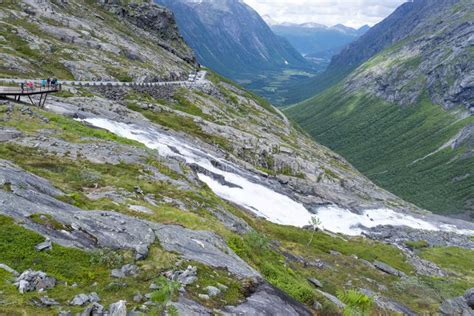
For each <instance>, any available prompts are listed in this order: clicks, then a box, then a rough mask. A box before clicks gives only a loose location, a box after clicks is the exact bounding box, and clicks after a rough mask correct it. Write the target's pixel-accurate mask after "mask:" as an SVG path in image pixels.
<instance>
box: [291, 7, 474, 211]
mask: <svg viewBox="0 0 474 316" xmlns="http://www.w3.org/2000/svg"><path fill="white" fill-rule="evenodd" d="M421 7H423V8H425V9H426V10H420V8H421ZM401 12H403V13H404V14H403V16H402V15H400V13H401ZM473 16H474V6H473V4H472V3H471V2H469V1H453V2H449V3H448V1H437V2H436V5H434V4H433V1H415V2H413V3H407V4H405V5H403V6H402V7H401V8H400V9H398V10H397V11H396V12H395V13H394V14H393V15H392V16H390V17H388V18H387V19H386V20H385V21H384V22H382V23H381V24H380V25H377V26H375V27H374V28H372V29H371V30H370V31H369V32H368V33H367V34H366V35H364V36H363V37H361V38H360V39H359V40H358V41H356V42H354V43H353V44H351V45H350V46H349V47H348V48H346V49H345V50H344V51H343V52H342V53H341V54H340V55H339V56H338V57H335V58H333V61H332V66H334V67H335V66H336V65H340V66H341V67H347V66H352V65H357V64H358V63H359V62H361V61H363V60H364V59H367V58H369V56H370V55H371V54H372V53H374V52H377V51H378V50H381V49H383V48H384V46H387V45H391V46H390V47H388V48H385V49H384V50H383V51H382V52H381V53H378V54H376V55H375V56H374V57H372V58H370V59H369V60H368V61H367V62H365V63H363V64H362V65H361V66H359V67H358V68H357V69H356V70H354V71H353V72H352V73H351V74H350V75H349V76H347V77H346V78H345V79H344V80H343V81H342V82H340V83H339V84H337V85H335V86H333V87H332V88H330V89H327V90H326V91H324V92H323V93H321V94H320V95H318V96H316V97H314V98H313V99H310V100H308V101H304V102H302V103H301V104H299V105H297V106H295V107H292V108H290V109H288V111H287V113H288V114H289V115H290V116H291V117H293V118H295V119H296V120H297V121H298V122H299V123H300V124H301V126H302V127H303V128H304V129H305V130H306V131H308V132H309V133H310V134H311V135H312V136H313V137H314V138H315V139H317V140H318V141H320V142H322V143H323V144H326V145H327V146H329V147H330V148H332V149H333V150H335V151H337V152H339V153H340V154H342V155H344V157H346V158H347V159H348V160H349V161H350V162H351V163H353V164H354V165H355V166H356V167H357V168H358V169H359V170H361V171H362V172H363V173H364V174H366V175H367V176H368V177H369V178H370V179H372V180H373V181H374V182H375V183H377V184H379V185H380V186H382V187H384V188H386V189H388V190H390V191H391V192H393V193H395V194H397V195H399V196H401V197H403V198H404V199H406V200H408V201H410V202H412V203H415V204H417V205H418V206H420V207H423V208H426V209H428V210H431V211H433V212H437V213H442V214H457V215H460V216H465V217H466V218H470V217H471V219H472V216H473V214H474V208H473V201H474V195H473V192H474V191H473V189H472V188H473V184H474V182H473V179H474V178H473V177H472V175H473V172H474V159H473V144H474V143H473V138H472V135H473V122H474V117H473V116H472V113H473V112H472V105H473V104H474V95H473V94H472V92H473V86H474V83H473V81H472V73H473V72H474V68H473V66H474V65H473V63H472V60H473V59H474V51H473V50H472V34H473V32H474V25H473V24H472V18H473ZM403 25H405V26H407V25H410V27H409V28H408V27H402V26H403ZM384 29H387V30H389V31H388V33H381V34H379V36H378V37H375V35H374V33H373V32H374V31H377V30H381V31H382V32H384V31H383V30H384ZM377 39H380V40H377ZM382 39H383V40H382ZM330 68H331V66H330Z"/></svg>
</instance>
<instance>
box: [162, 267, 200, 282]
mask: <svg viewBox="0 0 474 316" xmlns="http://www.w3.org/2000/svg"><path fill="white" fill-rule="evenodd" d="M165 276H166V277H167V278H168V279H170V280H173V281H177V282H179V283H180V284H181V285H184V286H186V285H189V284H192V283H194V282H196V281H197V279H198V278H197V267H193V266H188V267H187V268H186V270H178V271H167V272H166V273H165Z"/></svg>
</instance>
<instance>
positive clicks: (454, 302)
mask: <svg viewBox="0 0 474 316" xmlns="http://www.w3.org/2000/svg"><path fill="white" fill-rule="evenodd" d="M439 313H440V315H443V316H452V315H456V316H458V315H459V316H473V315H474V310H473V309H472V308H471V307H469V305H467V301H466V299H465V298H464V297H462V296H460V297H456V298H453V299H450V300H446V301H444V302H443V304H441V306H440V308H439Z"/></svg>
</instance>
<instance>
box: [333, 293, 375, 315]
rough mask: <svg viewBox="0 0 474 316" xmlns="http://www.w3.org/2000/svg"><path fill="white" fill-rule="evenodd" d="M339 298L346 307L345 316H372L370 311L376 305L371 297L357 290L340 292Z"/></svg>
mask: <svg viewBox="0 0 474 316" xmlns="http://www.w3.org/2000/svg"><path fill="white" fill-rule="evenodd" d="M337 297H338V298H339V300H340V301H341V302H343V303H344V304H345V305H346V307H345V308H344V316H366V315H370V310H371V309H372V306H373V305H374V301H373V300H372V299H371V298H370V297H368V296H367V295H365V294H363V293H361V292H359V291H357V290H349V291H338V293H337Z"/></svg>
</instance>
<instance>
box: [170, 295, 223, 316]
mask: <svg viewBox="0 0 474 316" xmlns="http://www.w3.org/2000/svg"><path fill="white" fill-rule="evenodd" d="M170 305H172V306H174V307H175V308H176V310H177V311H178V314H179V315H186V316H188V315H189V316H210V315H214V313H213V311H211V310H209V309H208V308H207V307H205V306H202V305H201V304H199V303H197V302H195V301H193V300H190V299H188V298H186V297H184V296H182V295H181V296H180V297H179V299H178V301H177V302H170Z"/></svg>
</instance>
